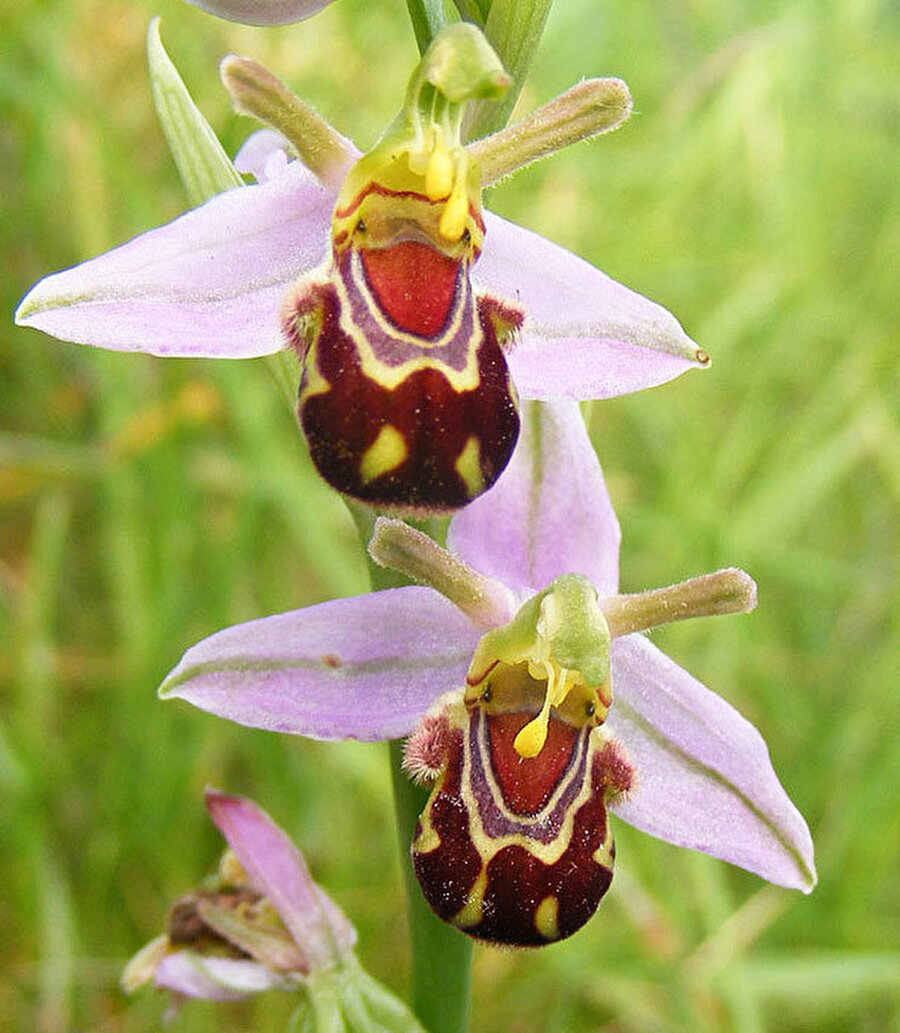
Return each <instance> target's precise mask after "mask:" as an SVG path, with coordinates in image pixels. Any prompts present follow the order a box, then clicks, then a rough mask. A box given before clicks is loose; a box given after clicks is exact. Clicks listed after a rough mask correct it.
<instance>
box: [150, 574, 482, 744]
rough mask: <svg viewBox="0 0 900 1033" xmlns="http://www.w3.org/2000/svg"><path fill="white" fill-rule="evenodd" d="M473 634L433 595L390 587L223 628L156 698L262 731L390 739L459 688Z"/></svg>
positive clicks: (456, 613)
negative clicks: (178, 701) (181, 701)
mask: <svg viewBox="0 0 900 1033" xmlns="http://www.w3.org/2000/svg"><path fill="white" fill-rule="evenodd" d="M478 637H479V630H478V628H477V627H476V625H475V624H473V623H472V622H471V621H470V620H469V619H468V617H465V616H464V615H463V614H462V613H461V612H460V611H459V610H457V609H456V607H455V606H453V604H452V603H450V602H448V601H447V600H446V599H444V597H443V596H440V595H438V594H437V593H436V592H434V591H432V590H431V589H428V588H419V587H414V586H411V587H408V588H395V589H389V590H387V591H384V592H373V593H370V594H369V595H362V596H354V597H353V598H350V599H336V600H333V601H332V602H327V603H322V604H320V605H319V606H311V607H308V608H307V609H305V610H295V611H293V612H291V613H282V614H278V615H277V616H274V617H264V618H262V619H260V620H255V621H249V622H248V623H246V624H238V625H235V626H234V627H231V628H226V629H225V630H224V631H220V632H218V633H217V634H215V635H212V636H210V637H209V638H207V639H204V640H203V641H202V642H199V643H198V644H197V645H195V646H193V647H192V648H191V649H189V650H188V651H187V653H185V655H184V657H183V658H182V660H181V662H180V663H179V664H178V666H177V667H176V668H175V670H174V671H172V673H171V674H170V675H169V677H168V678H167V679H166V681H165V682H164V683H163V685H162V687H161V689H160V696H162V697H163V698H165V699H172V698H177V699H184V700H187V701H188V702H189V703H193V705H194V706H196V707H200V709H201V710H208V711H210V712H211V713H213V714H217V715H218V716H219V717H224V718H227V719H228V720H230V721H237V722H238V723H239V724H244V725H250V726H252V727H254V728H265V729H268V730H269V731H275V732H290V733H292V734H294V735H306V736H310V737H311V738H314V739H364V740H367V741H372V740H379V739H392V738H397V737H399V736H402V735H406V734H407V733H408V732H410V731H411V730H412V728H413V727H414V726H415V724H416V723H417V721H418V719H419V717H420V716H421V715H422V714H423V713H424V712H425V711H426V710H427V709H428V707H429V706H430V705H431V703H432V702H433V701H434V700H435V699H436V698H437V697H438V696H439V695H441V693H443V692H447V691H448V690H450V689H454V688H461V687H462V685H463V682H464V679H465V674H466V670H467V669H468V665H469V661H470V660H471V659H472V651H473V649H474V647H475V643H476V641H477V640H478Z"/></svg>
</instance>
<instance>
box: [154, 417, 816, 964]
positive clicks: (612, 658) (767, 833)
mask: <svg viewBox="0 0 900 1033" xmlns="http://www.w3.org/2000/svg"><path fill="white" fill-rule="evenodd" d="M447 540H448V546H449V550H450V551H449V552H446V551H444V550H443V549H442V548H441V547H439V546H438V545H436V544H435V543H434V542H433V541H432V540H431V539H428V538H427V537H426V536H425V535H422V534H421V533H419V532H417V531H415V530H413V529H412V528H409V527H407V526H406V525H404V524H401V523H400V522H399V521H396V520H390V519H387V518H380V519H379V520H378V521H376V524H375V534H374V536H373V539H372V542H371V544H370V552H371V554H372V555H373V557H374V558H375V559H376V560H377V561H378V562H380V563H382V564H385V565H388V566H392V567H394V568H395V569H398V570H400V571H402V572H403V573H404V574H405V575H406V576H407V577H409V578H410V579H411V580H416V581H419V582H421V584H419V585H411V586H409V587H405V588H397V589H389V590H386V591H381V592H375V593H372V594H369V595H365V596H357V597H355V598H350V599H339V600H335V601H332V602H327V603H323V604H321V605H319V606H314V607H311V608H309V609H305V610H298V611H294V612H292V613H285V614H279V615H277V616H273V617H265V618H263V619H261V620H256V621H251V622H249V623H246V624H240V625H237V626H235V627H232V628H227V629H225V630H224V631H221V632H219V633H217V634H215V635H213V636H211V637H210V638H208V639H206V640H204V641H203V642H200V643H198V644H197V645H196V646H194V647H192V648H191V649H189V650H188V651H187V653H186V654H185V656H184V657H183V659H182V660H181V662H180V663H179V664H178V666H177V667H176V668H175V670H173V671H172V673H171V674H170V675H169V677H168V678H167V679H166V681H165V682H164V684H163V686H162V688H161V690H160V693H161V695H162V696H163V697H164V698H180V699H184V700H187V701H188V702H190V703H192V704H194V705H195V706H198V707H200V708H202V709H204V710H208V711H210V712H212V713H215V714H218V715H219V716H221V717H225V718H227V719H229V720H233V721H237V722H239V723H241V724H246V725H250V726H253V727H260V728H267V729H271V730H276V731H282V732H292V733H294V734H298V735H306V736H311V737H314V738H324V739H339V738H356V739H366V740H376V739H388V738H397V737H399V736H403V735H409V734H410V733H411V732H412V733H413V734H412V736H411V739H410V741H409V743H408V746H407V753H406V757H407V767H408V769H409V771H410V772H411V774H413V775H414V776H415V777H417V778H419V779H420V780H422V781H425V782H426V783H427V784H429V785H430V786H431V790H432V791H431V796H430V798H429V802H428V804H427V806H426V808H425V810H424V812H423V814H422V818H421V821H420V826H419V830H418V834H417V836H416V840H415V842H414V845H413V856H414V861H415V866H416V869H417V873H418V875H419V878H420V882H421V884H422V887H423V891H424V893H425V895H426V897H427V899H428V900H429V902H430V903H431V905H432V907H433V908H434V910H435V911H436V912H437V913H438V914H439V915H440V916H441V917H443V918H445V919H446V920H448V921H450V922H452V923H454V924H455V925H457V926H458V927H460V928H461V929H463V930H464V931H466V932H468V933H470V934H471V935H474V936H476V937H479V938H482V939H487V940H491V941H493V942H502V943H508V944H529V945H535V944H541V943H547V942H550V941H551V940H554V939H559V938H562V937H564V936H567V935H569V934H571V933H572V932H574V931H575V930H576V929H577V928H579V927H580V926H581V925H582V924H583V923H584V922H585V921H586V920H587V919H588V918H589V917H590V915H591V914H592V913H593V911H594V909H595V908H596V907H597V905H598V903H599V901H600V898H601V897H602V895H603V893H604V892H605V890H606V888H607V886H608V885H609V881H610V879H611V877H612V862H613V854H614V851H613V840H612V832H611V827H610V822H609V820H608V816H609V814H610V813H611V814H612V815H613V816H614V817H616V818H619V819H622V820H624V821H627V822H629V823H630V824H632V825H634V826H636V827H637V828H639V829H642V830H644V831H646V832H649V833H650V834H652V835H654V836H657V837H659V838H660V839H664V840H667V841H669V842H671V843H675V844H677V845H679V846H684V847H689V848H692V849H695V850H701V851H703V852H705V853H708V854H711V855H713V856H715V857H719V858H722V859H724V860H726V861H729V862H731V863H732V864H735V865H739V866H740V867H742V868H746V869H747V870H749V871H751V872H755V873H756V874H757V875H760V876H761V877H762V878H764V879H768V880H769V881H770V882H773V883H776V884H778V885H781V886H787V887H791V888H793V889H800V890H802V891H803V892H807V893H808V892H810V891H811V890H812V888H813V886H814V885H815V882H816V874H815V867H814V862H813V846H812V841H811V838H810V834H809V830H808V828H807V826H806V823H805V821H804V820H803V818H802V816H801V815H800V814H799V812H798V811H797V809H796V807H795V806H794V805H793V804H792V803H791V801H790V799H789V798H788V796H787V794H786V793H785V791H784V789H783V788H782V786H781V784H780V782H779V781H778V778H777V776H776V775H775V772H774V770H773V769H772V765H771V761H770V760H769V755H768V751H767V749H766V745H765V743H764V741H763V739H762V737H761V736H760V734H759V732H757V730H756V729H755V728H754V727H753V726H752V725H751V724H750V723H749V722H748V721H746V720H745V719H744V718H743V717H742V716H741V715H740V714H739V713H738V712H737V711H736V710H735V709H734V708H733V707H731V706H730V705H729V704H728V703H726V702H725V700H723V699H722V698H721V697H719V696H717V695H715V694H714V693H712V692H711V691H710V690H709V689H707V688H705V687H704V686H703V685H702V684H700V682H699V681H697V680H696V679H695V678H693V677H692V676H691V675H690V674H688V673H687V672H686V671H684V670H682V668H680V667H679V666H678V665H677V664H676V663H674V662H673V661H672V660H670V659H668V658H667V657H666V656H665V655H664V654H663V653H661V652H660V650H658V649H657V648H656V647H655V646H654V645H652V643H651V642H649V641H648V640H647V638H646V637H645V636H644V634H642V632H645V631H647V630H648V629H650V628H652V627H655V626H657V625H659V624H664V623H666V622H668V621H671V620H680V619H686V618H689V617H699V616H709V615H717V614H725V613H734V612H743V611H746V610H748V609H752V608H753V606H755V604H756V587H755V585H754V583H753V581H752V579H751V578H749V577H748V576H747V575H746V574H744V573H743V572H742V571H737V570H724V571H718V572H715V573H713V574H709V575H705V576H703V577H700V578H693V579H690V580H688V581H686V582H683V583H681V584H678V585H673V586H670V587H668V588H663V589H657V590H653V591H649V592H646V593H640V594H638V595H619V594H618V558H619V541H620V532H619V525H618V522H617V520H616V516H615V513H614V512H613V509H612V505H611V503H610V500H609V496H608V494H607V492H606V487H605V485H604V481H603V475H602V473H601V470H600V466H599V464H598V462H597V458H596V455H595V453H594V451H593V447H592V445H591V443H590V440H589V439H588V436H587V433H586V431H585V428H584V424H583V422H582V419H581V416H580V413H579V412H578V408H577V406H576V405H574V404H573V403H570V402H559V403H552V404H551V403H547V404H541V405H538V404H535V403H530V404H528V405H527V406H525V407H524V409H523V434H522V436H521V439H520V441H519V444H518V446H517V448H516V452H515V455H514V456H513V459H512V461H511V463H510V465H509V469H508V470H507V472H506V473H505V474H504V476H503V477H502V478H501V479H500V481H499V482H498V483H497V485H496V486H495V487H494V488H492V489H491V490H490V491H489V492H487V493H486V494H485V495H484V496H483V497H482V498H480V499H477V500H476V501H475V502H473V503H472V505H470V506H468V507H467V508H466V509H464V510H462V511H461V512H460V513H458V514H457V515H456V516H455V517H454V518H453V519H452V520H451V522H450V527H449V531H448V539H447Z"/></svg>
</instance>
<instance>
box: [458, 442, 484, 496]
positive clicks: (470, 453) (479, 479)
mask: <svg viewBox="0 0 900 1033" xmlns="http://www.w3.org/2000/svg"><path fill="white" fill-rule="evenodd" d="M453 467H454V469H455V470H456V472H457V473H458V474H459V476H460V477H462V479H463V483H464V484H465V486H466V492H467V494H468V496H469V498H470V499H474V498H475V496H476V495H480V494H481V492H482V491H484V475H483V474H482V472H481V445H480V443H479V441H478V438H477V437H476V436H475V435H474V434H471V435H470V436H469V438H468V439H467V440H466V443H465V445H464V446H463V450H462V452H460V453H459V456H458V457H457V460H456V462H455V463H454V464H453Z"/></svg>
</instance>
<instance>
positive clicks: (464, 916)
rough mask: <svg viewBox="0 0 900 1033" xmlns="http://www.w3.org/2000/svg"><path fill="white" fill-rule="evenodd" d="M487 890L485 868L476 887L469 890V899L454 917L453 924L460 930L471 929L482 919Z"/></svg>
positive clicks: (477, 880)
mask: <svg viewBox="0 0 900 1033" xmlns="http://www.w3.org/2000/svg"><path fill="white" fill-rule="evenodd" d="M486 889H487V872H486V871H485V869H484V867H482V869H481V871H480V872H479V873H478V878H477V879H476V880H475V885H474V886H473V887H472V888H471V890H469V899H468V900H467V901H466V902H465V904H464V905H463V906H462V907H461V908H460V910H459V911H458V912H457V914H455V915H454V916H453V924H454V925H455V926H458V927H459V928H460V929H471V928H472V927H473V926H475V925H478V924H479V922H481V919H482V909H483V907H484V891H485V890H486Z"/></svg>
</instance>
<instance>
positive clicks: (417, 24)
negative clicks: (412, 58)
mask: <svg viewBox="0 0 900 1033" xmlns="http://www.w3.org/2000/svg"><path fill="white" fill-rule="evenodd" d="M406 6H407V8H408V10H409V18H410V21H411V22H412V27H413V32H414V33H415V34H416V44H417V45H418V47H419V53H420V54H424V53H425V51H426V50H427V49H428V44H429V43H430V42H431V41H432V40H433V39H434V37H435V36H436V35H437V34H438V33H439V32H440V31H441V29H442V28H443V25H444V9H443V5H442V4H441V0H406Z"/></svg>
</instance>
